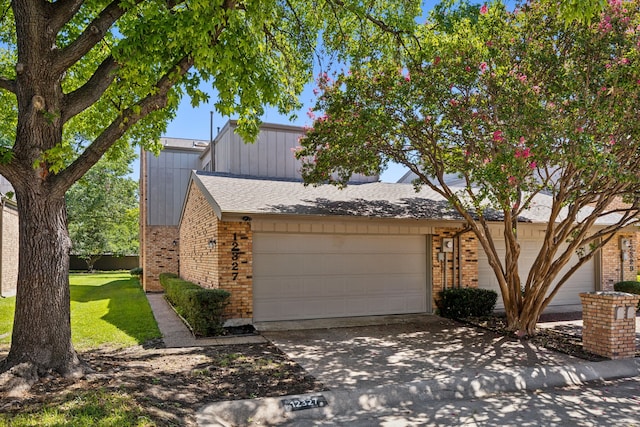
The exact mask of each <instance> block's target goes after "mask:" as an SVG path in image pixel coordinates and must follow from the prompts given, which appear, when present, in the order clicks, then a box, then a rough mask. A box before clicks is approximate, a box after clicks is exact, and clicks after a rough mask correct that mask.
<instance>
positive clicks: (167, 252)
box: [140, 225, 180, 292]
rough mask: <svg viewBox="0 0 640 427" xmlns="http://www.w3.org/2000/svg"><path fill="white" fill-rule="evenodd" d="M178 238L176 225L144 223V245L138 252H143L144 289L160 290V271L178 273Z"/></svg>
mask: <svg viewBox="0 0 640 427" xmlns="http://www.w3.org/2000/svg"><path fill="white" fill-rule="evenodd" d="M179 238H180V234H179V231H178V227H177V226H169V225H146V226H145V227H144V242H145V245H144V247H143V248H142V250H141V251H140V252H141V253H142V252H144V255H143V259H144V264H143V265H142V268H143V269H144V276H143V280H142V285H143V288H144V290H145V291H151V292H157V291H162V286H160V274H161V273H176V274H178V270H179V263H180V261H179ZM174 242H175V244H174Z"/></svg>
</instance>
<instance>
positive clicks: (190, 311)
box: [160, 273, 231, 336]
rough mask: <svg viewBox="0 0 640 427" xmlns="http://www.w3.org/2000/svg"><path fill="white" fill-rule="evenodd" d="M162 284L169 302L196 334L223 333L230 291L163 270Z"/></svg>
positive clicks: (210, 334)
mask: <svg viewBox="0 0 640 427" xmlns="http://www.w3.org/2000/svg"><path fill="white" fill-rule="evenodd" d="M160 284H161V285H162V288H163V289H164V296H165V298H166V299H167V301H169V304H171V305H172V306H173V307H174V308H175V309H176V311H177V312H178V314H180V316H182V317H183V318H184V320H185V321H186V322H187V323H188V324H189V326H190V327H191V330H192V331H193V333H194V334H195V335H198V336H212V335H220V334H221V333H222V331H223V328H222V325H223V323H224V320H223V316H222V313H223V312H224V309H225V307H226V306H227V305H229V298H230V297H231V294H230V293H229V292H227V291H224V290H222V289H205V288H202V287H200V286H198V285H196V284H195V283H191V282H187V281H186V280H182V279H180V278H179V277H178V276H176V275H175V274H172V273H162V274H161V275H160Z"/></svg>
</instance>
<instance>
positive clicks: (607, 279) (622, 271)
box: [601, 232, 638, 291]
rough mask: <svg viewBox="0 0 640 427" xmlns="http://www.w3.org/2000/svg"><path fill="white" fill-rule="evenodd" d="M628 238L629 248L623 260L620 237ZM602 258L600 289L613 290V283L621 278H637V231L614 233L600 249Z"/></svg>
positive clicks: (621, 279)
mask: <svg viewBox="0 0 640 427" xmlns="http://www.w3.org/2000/svg"><path fill="white" fill-rule="evenodd" d="M622 238H625V239H629V241H630V242H631V250H630V251H629V253H628V257H627V259H626V260H625V261H623V260H622V251H621V248H620V239H622ZM601 251H602V252H601V258H602V277H601V283H602V289H603V290H606V291H611V290H613V285H614V284H615V283H617V282H620V281H623V280H636V278H637V271H638V265H637V260H638V258H637V257H638V256H637V252H638V233H634V232H624V233H618V234H616V235H615V236H614V237H613V238H612V239H611V240H610V241H609V243H607V244H606V245H605V246H604V247H603V248H602V250H601Z"/></svg>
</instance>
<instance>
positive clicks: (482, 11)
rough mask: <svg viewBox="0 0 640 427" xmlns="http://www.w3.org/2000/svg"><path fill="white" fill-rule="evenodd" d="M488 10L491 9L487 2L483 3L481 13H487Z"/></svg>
mask: <svg viewBox="0 0 640 427" xmlns="http://www.w3.org/2000/svg"><path fill="white" fill-rule="evenodd" d="M488 11H489V8H488V7H487V5H486V3H485V4H483V5H482V7H481V8H480V14H481V15H486V14H487V12H488Z"/></svg>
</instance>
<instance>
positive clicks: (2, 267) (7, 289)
mask: <svg viewBox="0 0 640 427" xmlns="http://www.w3.org/2000/svg"><path fill="white" fill-rule="evenodd" d="M12 191H13V187H11V184H9V181H7V180H6V179H5V178H4V177H2V176H0V296H3V297H7V296H12V295H15V293H16V284H17V282H18V232H19V231H18V226H19V224H18V205H17V204H16V202H15V200H14V198H13V197H7V193H10V192H12Z"/></svg>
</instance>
